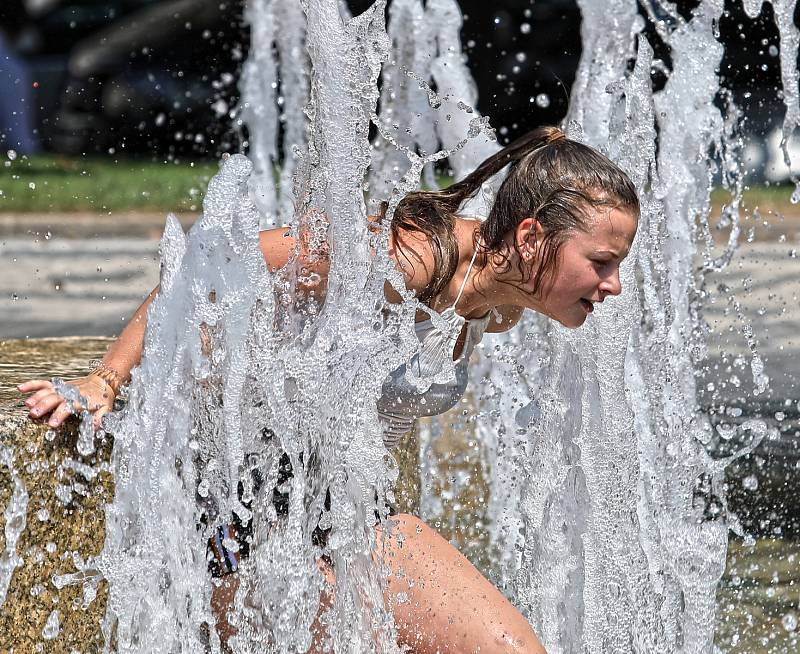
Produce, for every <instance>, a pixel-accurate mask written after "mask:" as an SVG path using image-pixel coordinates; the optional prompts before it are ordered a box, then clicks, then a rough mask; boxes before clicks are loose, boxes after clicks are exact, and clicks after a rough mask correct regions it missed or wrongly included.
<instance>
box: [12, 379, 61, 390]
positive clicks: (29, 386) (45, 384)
mask: <svg viewBox="0 0 800 654" xmlns="http://www.w3.org/2000/svg"><path fill="white" fill-rule="evenodd" d="M48 388H53V383H52V382H51V381H49V380H47V379H31V380H30V381H26V382H23V383H22V384H20V385H19V386H17V390H18V391H19V392H20V393H31V392H33V391H39V390H43V389H48Z"/></svg>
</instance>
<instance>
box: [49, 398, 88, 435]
mask: <svg viewBox="0 0 800 654" xmlns="http://www.w3.org/2000/svg"><path fill="white" fill-rule="evenodd" d="M59 398H60V399H61V404H60V405H59V406H58V408H56V410H55V411H53V415H51V416H50V420H48V421H47V424H48V425H50V426H51V427H60V426H61V423H63V422H64V421H65V420H66V419H67V418H69V417H70V416H71V415H72V413H73V412H72V409H70V408H69V405H68V404H67V403H66V402H65V401H64V398H61V396H59ZM75 410H76V411H80V407H79V406H75Z"/></svg>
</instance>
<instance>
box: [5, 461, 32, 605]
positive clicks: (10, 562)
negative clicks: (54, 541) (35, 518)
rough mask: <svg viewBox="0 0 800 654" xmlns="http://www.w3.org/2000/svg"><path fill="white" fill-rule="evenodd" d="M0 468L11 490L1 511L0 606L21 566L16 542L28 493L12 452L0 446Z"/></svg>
mask: <svg viewBox="0 0 800 654" xmlns="http://www.w3.org/2000/svg"><path fill="white" fill-rule="evenodd" d="M0 466H3V467H4V468H6V469H7V471H8V474H9V475H10V476H11V483H12V484H13V490H12V491H11V498H10V499H9V501H8V505H7V506H6V508H5V510H4V511H3V517H4V518H5V534H4V535H5V549H4V551H3V552H2V553H0V606H2V605H3V604H4V603H5V601H6V594H7V593H8V586H9V584H10V583H11V577H12V576H13V574H14V570H15V569H16V568H18V567H19V566H21V565H22V563H23V561H22V557H21V556H20V555H19V554H17V542H18V541H19V537H20V536H21V535H22V532H23V531H25V524H26V521H27V509H28V491H27V490H26V489H25V484H24V483H23V482H22V480H21V479H20V477H19V475H18V474H17V473H16V471H15V470H14V452H13V451H12V450H11V449H10V448H8V447H3V446H0Z"/></svg>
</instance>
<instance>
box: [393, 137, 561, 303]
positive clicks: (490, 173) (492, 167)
mask: <svg viewBox="0 0 800 654" xmlns="http://www.w3.org/2000/svg"><path fill="white" fill-rule="evenodd" d="M565 140H566V137H565V135H564V133H563V132H562V131H561V130H560V129H558V128H557V127H539V128H538V129H535V130H533V131H531V132H529V133H528V134H526V135H524V136H522V137H521V138H519V139H517V140H516V141H513V142H512V143H510V144H509V145H507V146H506V147H504V148H503V149H502V150H500V151H499V152H497V153H495V154H493V155H492V156H491V157H489V158H488V159H486V161H484V162H483V163H482V164H480V165H479V166H478V167H477V168H476V169H475V170H474V171H473V172H471V173H470V174H469V175H467V176H466V177H465V178H464V179H462V180H461V181H459V182H455V183H454V184H452V185H450V186H448V187H447V188H445V189H442V190H441V191H415V192H413V193H409V194H408V195H406V196H405V197H404V198H403V199H402V200H401V201H400V203H399V204H398V205H397V209H396V210H395V213H394V216H393V217H392V224H391V226H390V230H391V233H392V237H393V239H394V242H395V244H396V246H397V248H398V251H399V252H402V253H403V256H404V257H406V258H407V256H406V254H405V248H404V247H403V240H402V232H419V233H421V234H423V235H424V236H425V238H426V239H427V240H428V242H429V243H430V246H431V252H432V253H433V260H434V266H433V274H432V275H431V279H430V281H429V282H428V284H427V286H425V288H424V289H423V290H422V292H421V293H420V295H419V300H420V301H421V302H427V301H429V300H430V299H432V298H434V297H436V296H437V295H438V294H439V293H441V292H442V291H443V290H444V288H445V287H446V286H447V284H448V283H449V282H450V280H451V279H452V277H453V275H454V274H455V272H456V268H457V267H458V242H457V240H456V236H455V223H456V215H457V213H458V210H459V208H460V207H461V205H463V204H464V202H466V201H467V200H469V199H470V198H473V197H475V195H476V194H477V193H478V191H480V189H481V187H482V186H483V184H484V183H485V182H487V181H488V180H489V179H490V178H492V177H494V176H495V175H496V174H497V173H499V172H500V171H501V170H503V168H505V167H506V166H509V165H511V166H512V167H513V166H515V165H516V164H517V163H518V162H519V161H521V160H522V159H524V158H525V157H527V156H528V155H530V154H532V153H533V152H536V151H537V150H540V149H542V148H544V147H545V146H547V145H550V144H552V143H557V142H560V141H565ZM383 211H384V212H385V207H384V208H383ZM417 258H418V259H419V257H417Z"/></svg>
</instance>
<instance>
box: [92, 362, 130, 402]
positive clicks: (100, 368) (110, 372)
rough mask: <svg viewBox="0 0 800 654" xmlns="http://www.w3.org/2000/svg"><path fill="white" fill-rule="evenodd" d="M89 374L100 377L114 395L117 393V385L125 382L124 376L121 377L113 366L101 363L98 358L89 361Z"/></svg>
mask: <svg viewBox="0 0 800 654" xmlns="http://www.w3.org/2000/svg"><path fill="white" fill-rule="evenodd" d="M89 367H90V368H91V370H90V371H89V374H90V375H95V376H96V377H100V379H102V380H103V381H104V382H105V383H106V384H108V386H109V387H110V388H111V390H112V391H114V395H117V394H118V393H119V387H120V386H122V384H124V383H125V381H126V378H123V377H122V375H120V374H119V373H118V372H117V371H116V370H114V368H112V367H111V366H109V365H107V364H105V363H103V362H102V361H101V360H100V359H93V360H92V361H90V362H89Z"/></svg>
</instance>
